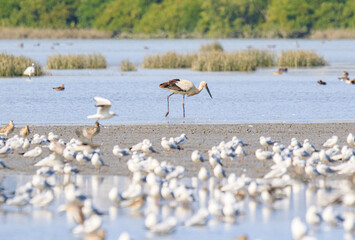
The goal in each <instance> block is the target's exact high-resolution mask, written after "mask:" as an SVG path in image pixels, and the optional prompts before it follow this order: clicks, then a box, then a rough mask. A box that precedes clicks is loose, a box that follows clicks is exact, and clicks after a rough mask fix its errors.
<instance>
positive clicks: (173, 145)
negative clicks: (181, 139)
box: [161, 137, 181, 152]
mask: <svg viewBox="0 0 355 240" xmlns="http://www.w3.org/2000/svg"><path fill="white" fill-rule="evenodd" d="M161 146H162V147H163V148H164V149H165V150H166V151H167V152H169V151H170V150H171V149H178V150H180V149H181V148H180V146H179V145H177V144H176V142H175V141H169V140H168V139H166V137H163V138H162V139H161Z"/></svg>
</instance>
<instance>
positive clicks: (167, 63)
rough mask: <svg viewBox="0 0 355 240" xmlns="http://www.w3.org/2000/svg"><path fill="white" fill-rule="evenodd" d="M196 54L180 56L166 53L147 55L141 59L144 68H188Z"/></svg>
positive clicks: (174, 53)
mask: <svg viewBox="0 0 355 240" xmlns="http://www.w3.org/2000/svg"><path fill="white" fill-rule="evenodd" d="M196 56H197V54H181V53H176V52H167V53H164V54H157V55H147V56H145V57H144V59H143V67H144V68H190V67H191V63H192V61H193V60H194V59H195V58H196Z"/></svg>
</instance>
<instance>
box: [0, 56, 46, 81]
mask: <svg viewBox="0 0 355 240" xmlns="http://www.w3.org/2000/svg"><path fill="white" fill-rule="evenodd" d="M32 63H34V64H35V76H41V75H43V74H44V72H43V70H42V68H41V66H40V65H39V64H38V63H37V62H36V61H34V60H33V59H31V58H28V57H24V56H14V55H12V54H6V53H1V54H0V77H18V76H23V72H24V71H25V69H26V68H27V67H28V66H31V65H32Z"/></svg>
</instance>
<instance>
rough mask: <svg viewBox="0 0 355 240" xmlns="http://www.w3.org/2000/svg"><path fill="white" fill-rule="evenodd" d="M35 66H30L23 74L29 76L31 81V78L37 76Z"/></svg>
mask: <svg viewBox="0 0 355 240" xmlns="http://www.w3.org/2000/svg"><path fill="white" fill-rule="evenodd" d="M35 70H36V69H35V64H34V63H32V65H31V66H28V67H27V68H26V69H25V71H24V72H23V75H27V76H28V77H29V79H30V80H31V76H32V75H34V74H35Z"/></svg>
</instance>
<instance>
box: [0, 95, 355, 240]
mask: <svg viewBox="0 0 355 240" xmlns="http://www.w3.org/2000/svg"><path fill="white" fill-rule="evenodd" d="M95 100H96V102H97V106H98V107H99V108H100V107H102V106H103V105H105V106H107V105H110V102H109V101H108V100H107V99H102V98H95ZM107 101H108V102H107ZM100 111H101V114H102V113H103V114H109V115H112V116H113V115H114V113H113V112H110V111H108V110H107V109H106V110H105V111H103V110H102V109H101V110H100ZM96 117H97V116H96ZM13 131H14V123H13V122H12V121H10V124H9V125H7V126H5V127H3V128H2V129H0V135H2V136H3V137H2V138H1V139H0V154H1V156H3V158H4V157H7V158H8V159H9V160H10V161H11V157H10V156H11V154H21V155H23V157H24V158H34V159H36V160H37V159H40V160H38V161H36V163H35V164H34V166H35V167H37V168H38V169H37V171H36V173H35V174H34V175H33V176H32V177H31V179H30V181H28V182H27V183H26V184H24V185H23V186H19V187H17V189H15V191H10V190H9V189H5V188H4V187H0V204H1V205H3V207H6V208H18V209H19V211H22V209H24V208H26V207H28V208H30V209H31V208H32V209H34V208H48V207H49V206H50V205H51V204H52V203H53V202H54V200H56V199H59V198H60V197H63V196H64V199H65V203H64V204H62V205H60V206H59V208H58V211H59V212H66V215H67V218H68V221H70V222H71V223H72V224H73V228H72V229H71V231H72V233H73V234H74V235H78V236H80V237H82V238H83V239H104V238H105V237H106V231H105V226H104V223H103V219H102V218H103V215H104V214H107V213H105V212H104V211H101V210H99V209H97V208H96V207H95V206H94V204H93V200H92V199H91V197H90V196H89V195H86V194H84V193H83V189H81V188H80V186H79V185H78V184H77V183H76V181H75V179H76V176H77V174H78V172H79V171H78V169H77V165H88V164H92V165H93V167H94V168H95V169H96V171H99V169H100V168H101V167H102V166H104V165H105V163H104V161H103V153H102V152H101V150H100V147H101V145H99V144H94V143H93V138H94V137H95V136H96V135H97V134H98V133H99V132H100V124H99V123H98V122H96V123H95V125H94V126H93V127H91V128H83V129H81V130H78V131H76V134H77V136H76V137H73V138H72V139H71V140H70V141H68V142H65V141H64V140H63V139H60V138H59V136H58V135H56V134H54V133H53V132H50V133H48V135H39V134H34V135H33V136H32V137H31V138H29V134H30V129H29V127H28V125H26V126H25V127H24V128H22V129H21V130H20V132H19V134H20V136H19V135H14V136H12V137H10V136H11V134H12V133H13ZM346 140H347V144H346V145H344V146H339V143H338V141H339V138H338V137H337V136H333V137H332V138H330V139H328V140H327V141H325V142H324V144H323V146H322V149H316V148H315V147H314V146H313V145H312V143H311V142H310V141H309V140H308V139H305V140H304V141H303V143H301V142H300V141H298V140H297V139H296V138H292V139H291V141H290V143H289V144H286V145H284V144H283V143H280V142H276V141H273V140H272V139H271V138H270V137H264V136H261V137H260V148H259V149H257V150H256V151H255V153H247V152H246V151H245V145H246V144H245V143H244V142H243V141H242V140H241V139H239V138H237V137H233V138H232V139H231V140H229V141H226V142H225V141H222V142H220V143H219V144H218V145H216V146H213V147H211V148H210V149H209V150H208V151H207V152H202V151H199V150H195V151H192V152H191V161H192V162H193V164H195V165H196V166H197V167H198V169H199V171H197V173H196V175H195V176H192V177H190V178H188V177H186V176H185V173H186V171H185V167H184V166H181V165H173V164H171V163H169V162H168V161H158V160H157V159H156V158H155V157H154V156H155V154H158V153H157V152H158V151H163V152H166V154H174V153H176V152H177V151H185V150H184V145H187V144H188V141H189V140H188V138H187V136H186V134H181V135H180V136H175V137H163V138H162V139H161V148H160V146H155V147H154V146H153V144H152V142H151V141H150V140H149V139H144V140H143V141H141V142H139V143H137V144H135V145H133V146H131V147H130V148H121V147H120V146H118V145H115V146H114V147H113V149H112V153H113V155H114V156H115V157H116V158H117V160H120V161H125V162H126V166H127V169H128V171H129V172H130V183H129V184H128V186H126V188H125V189H124V190H119V188H118V186H112V189H111V190H110V191H109V193H108V196H107V197H108V199H109V200H110V201H111V202H112V207H111V208H113V209H116V212H117V209H125V210H126V211H129V212H135V213H140V214H141V216H143V217H144V223H145V229H146V231H147V237H152V236H156V235H162V234H172V233H173V232H175V231H177V230H178V228H179V227H180V226H186V227H192V226H200V227H201V226H208V225H209V224H211V223H212V222H223V223H226V224H237V222H238V219H240V218H241V216H243V215H246V212H245V211H244V208H243V206H244V204H245V202H246V201H248V202H249V205H250V208H254V209H255V207H256V206H257V205H259V204H260V205H262V206H264V207H267V208H268V209H270V210H276V209H277V203H278V202H280V201H285V200H289V199H290V197H291V193H292V189H293V191H295V189H296V188H297V186H298V185H299V183H300V182H306V183H307V184H308V185H307V186H308V188H307V196H308V197H309V198H310V199H311V198H312V197H315V199H316V201H312V200H309V201H308V203H307V207H308V208H307V211H306V214H305V216H296V217H294V218H293V219H292V222H291V226H290V229H291V234H292V236H293V238H294V239H316V238H315V237H314V236H313V234H314V233H315V232H316V231H320V227H319V226H320V225H322V224H324V225H327V226H328V227H336V226H342V227H343V228H344V230H345V231H346V232H348V233H349V234H351V233H353V232H354V230H355V211H354V210H355V191H354V185H355V153H354V149H353V148H354V147H355V137H354V136H353V135H352V134H349V135H348V137H347V139H346ZM44 150H45V151H47V152H49V155H47V156H45V157H44V158H43V154H44V153H45V151H44ZM247 154H255V158H256V159H257V160H260V161H261V162H262V164H263V166H264V167H265V168H266V167H270V171H269V172H268V173H266V174H265V175H264V176H261V177H258V178H252V177H248V176H247V175H246V174H242V175H241V176H237V175H236V174H235V173H230V174H229V175H227V173H226V172H227V171H226V170H225V168H226V167H225V166H226V163H228V162H230V161H238V160H239V159H243V158H244V157H245V156H246V155H247ZM0 168H4V169H7V168H8V170H7V171H11V169H10V168H9V167H8V166H7V165H6V164H5V163H4V162H2V161H1V162H0ZM60 176H62V177H60ZM329 177H331V181H329V179H328V181H327V178H329ZM60 179H61V180H60ZM340 181H341V184H340ZM334 183H335V184H334ZM252 206H254V207H252ZM111 208H110V211H109V212H110V213H111V212H112V211H111V210H112V209H111ZM120 213H121V212H120ZM296 214H297V213H296ZM317 229H318V230H317ZM131 235H132V236H131ZM132 238H134V233H128V232H124V233H122V234H121V235H120V236H119V237H118V239H120V240H124V239H132ZM236 239H237V238H236ZM239 239H247V236H239Z"/></svg>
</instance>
